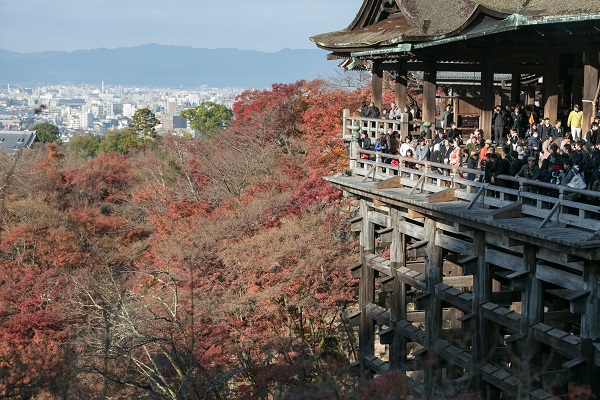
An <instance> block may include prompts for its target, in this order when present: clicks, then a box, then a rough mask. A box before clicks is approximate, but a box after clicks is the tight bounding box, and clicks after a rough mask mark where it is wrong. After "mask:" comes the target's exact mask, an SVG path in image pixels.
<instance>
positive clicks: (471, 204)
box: [467, 185, 485, 210]
mask: <svg viewBox="0 0 600 400" xmlns="http://www.w3.org/2000/svg"><path fill="white" fill-rule="evenodd" d="M484 192H485V185H481V187H480V188H479V190H478V191H477V194H476V195H475V197H473V199H472V200H471V202H470V203H469V205H468V206H467V210H470V209H471V208H473V206H474V205H475V203H476V202H477V199H479V197H480V196H481V195H482V194H483V193H484Z"/></svg>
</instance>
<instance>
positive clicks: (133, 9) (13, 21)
mask: <svg viewBox="0 0 600 400" xmlns="http://www.w3.org/2000/svg"><path fill="white" fill-rule="evenodd" d="M361 3H362V2H361V1H359V0H352V1H351V2H347V1H343V0H327V1H323V2H318V1H316V0H308V1H304V2H281V1H273V0H262V1H259V2H253V3H249V2H242V1H239V0H233V1H231V2H228V3H218V4H217V3H215V2H207V1H193V0H180V1H178V2H176V3H167V2H164V1H156V0H148V1H145V2H139V1H132V2H117V1H115V0H105V1H102V2H98V1H91V2H80V1H77V0H61V1H58V2H52V3H49V2H47V1H46V2H43V1H41V0H30V1H27V2H9V1H0V13H1V14H2V15H3V16H4V19H3V24H2V25H1V26H0V38H1V39H0V49H4V50H10V51H14V52H18V53H32V52H40V51H76V50H87V49H97V48H109V49H110V48H119V47H133V46H139V45H143V44H149V43H157V44H165V45H178V46H191V47H196V48H212V49H214V48H237V49H243V50H259V51H267V52H276V51H279V50H281V49H284V48H291V49H309V48H315V46H314V44H313V43H312V42H311V41H310V40H309V37H310V36H313V35H316V34H319V33H324V32H328V31H331V30H336V29H343V28H345V27H347V26H348V24H349V23H350V22H351V21H352V19H353V18H354V17H355V15H356V10H357V9H359V7H360V4H361ZM224 4H226V6H225V7H224V6H223V5H224ZM332 27H334V28H333V29H332Z"/></svg>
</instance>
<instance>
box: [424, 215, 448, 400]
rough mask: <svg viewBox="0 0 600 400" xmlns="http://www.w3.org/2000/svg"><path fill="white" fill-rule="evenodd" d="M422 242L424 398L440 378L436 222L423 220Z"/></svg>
mask: <svg viewBox="0 0 600 400" xmlns="http://www.w3.org/2000/svg"><path fill="white" fill-rule="evenodd" d="M424 228H425V235H424V240H426V241H427V258H426V259H425V284H426V291H427V294H428V295H429V296H428V302H427V308H426V310H425V345H426V347H427V349H428V351H427V358H428V361H427V366H426V368H425V398H426V399H428V398H430V396H431V390H432V388H433V384H434V380H436V379H437V378H440V377H439V376H435V375H434V371H436V372H438V373H439V371H441V369H440V368H438V365H437V360H436V358H437V357H436V354H435V351H434V344H435V341H436V340H438V339H439V338H440V334H441V331H442V304H441V300H439V299H438V297H437V296H436V295H435V288H434V287H433V285H435V284H436V283H439V282H441V281H442V277H443V275H442V268H443V264H444V259H443V257H442V248H441V247H439V246H436V244H435V237H436V230H437V229H436V222H435V221H434V220H432V219H430V218H426V219H425V226H424Z"/></svg>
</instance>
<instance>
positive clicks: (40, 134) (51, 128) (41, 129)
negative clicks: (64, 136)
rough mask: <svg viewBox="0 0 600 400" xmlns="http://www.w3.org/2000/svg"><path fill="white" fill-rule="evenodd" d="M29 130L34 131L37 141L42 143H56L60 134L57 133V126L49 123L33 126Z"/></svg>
mask: <svg viewBox="0 0 600 400" xmlns="http://www.w3.org/2000/svg"><path fill="white" fill-rule="evenodd" d="M30 130H32V131H35V135H36V136H37V138H38V140H39V141H40V142H42V143H58V142H59V137H60V132H59V131H58V126H56V125H53V124H51V123H49V122H42V123H40V124H37V125H34V126H32V127H31V128H30Z"/></svg>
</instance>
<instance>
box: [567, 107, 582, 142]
mask: <svg viewBox="0 0 600 400" xmlns="http://www.w3.org/2000/svg"><path fill="white" fill-rule="evenodd" d="M582 122H583V111H579V105H578V104H575V105H574V106H573V111H571V113H570V114H569V119H568V120H567V126H568V127H570V128H571V136H572V137H573V140H574V141H578V140H581V124H582Z"/></svg>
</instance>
